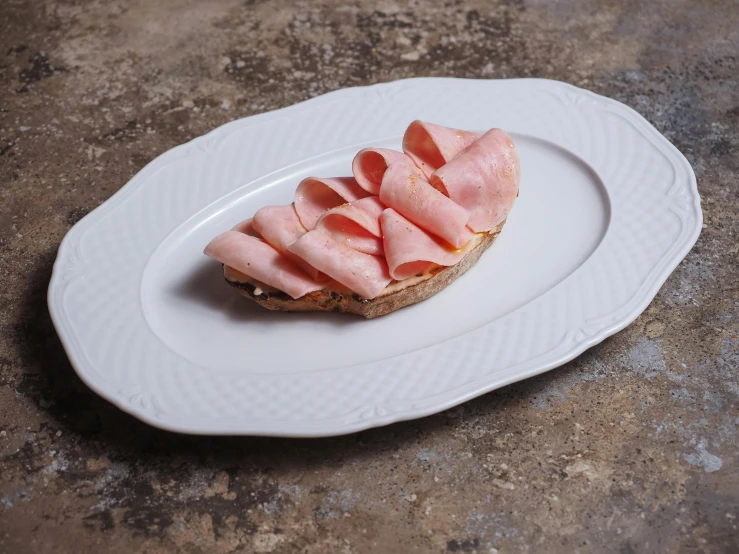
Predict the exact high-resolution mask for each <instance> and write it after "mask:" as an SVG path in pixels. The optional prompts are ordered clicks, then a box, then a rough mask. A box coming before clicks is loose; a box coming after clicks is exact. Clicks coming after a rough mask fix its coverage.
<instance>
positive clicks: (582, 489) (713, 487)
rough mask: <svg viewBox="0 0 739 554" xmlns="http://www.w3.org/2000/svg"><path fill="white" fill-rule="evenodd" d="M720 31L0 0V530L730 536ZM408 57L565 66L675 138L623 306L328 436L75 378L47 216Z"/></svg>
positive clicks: (518, 545) (630, 538)
mask: <svg viewBox="0 0 739 554" xmlns="http://www.w3.org/2000/svg"><path fill="white" fill-rule="evenodd" d="M737 56H739V7H738V6H737V3H736V2H735V1H732V0H715V1H705V2H695V1H690V0H674V1H666V0H663V1H649V2H646V1H645V2H605V1H599V2H598V1H595V2H576V1H574V0H565V1H561V2H550V1H545V0H526V1H523V2H522V1H518V0H509V1H503V2H498V3H489V2H481V1H475V2H459V1H457V2H446V3H444V4H442V3H441V2H439V3H431V2H428V3H424V2H410V3H408V2H405V1H400V2H380V3H377V4H375V3H372V2H365V3H354V2H352V3H342V2H315V3H308V2H299V3H298V2H296V3H293V2H288V1H274V2H259V1H254V0H248V1H244V0H238V1H230V0H220V1H217V2H185V1H179V2H178V1H166V2H165V1H161V2H151V1H146V0H139V1H135V2H120V1H110V2H95V1H87V0H80V1H66V2H40V1H35V2H23V1H19V0H15V1H13V0H7V1H4V2H2V3H0V82H1V85H2V89H1V90H2V91H1V92H0V194H1V200H0V299H1V300H0V302H1V304H0V306H1V307H2V309H1V310H0V333H1V335H0V336H1V337H2V341H1V342H0V379H1V381H0V384H1V385H2V386H1V387H0V429H1V430H0V455H1V456H2V457H1V458H0V551H2V552H13V553H25V552H33V553H40V552H74V553H80V552H94V553H98V552H152V553H157V552H167V551H181V552H191V553H198V552H217V553H226V552H275V553H287V552H315V553H324V552H341V553H347V554H348V553H362V552H404V553H405V552H408V553H412V552H485V553H487V552H496V551H497V552H506V553H507V552H546V553H558V552H562V553H572V552H594V551H604V552H606V551H607V552H624V553H628V552H680V551H682V552H737V550H736V548H737V544H739V531H738V530H737V526H738V525H739V439H738V435H737V427H738V426H739V372H738V371H737V370H738V369H739V367H738V366H739V337H738V336H737V335H738V334H739V284H738V283H737V279H738V277H739V271H738V270H737V268H738V267H739V260H738V259H737V258H738V256H737V253H738V251H739V240H738V239H739V237H738V236H737V232H738V231H739V213H738V210H737V207H738V205H739V202H738V195H739V184H738V183H737V174H738V172H739V156H738V154H737V152H738V151H739V133H738V131H737V129H738V128H739V82H738V81H737V76H738V75H739V65H738V64H737ZM427 75H444V76H458V77H476V78H501V77H522V76H537V77H549V78H553V79H560V80H564V81H568V82H570V83H573V84H575V85H579V86H582V87H585V88H589V89H591V90H594V91H596V92H599V93H601V94H606V95H608V96H612V97H614V98H616V99H618V100H621V101H623V102H625V103H626V104H628V105H630V106H632V107H634V108H636V109H637V110H638V111H639V112H641V113H642V114H643V115H644V116H645V117H646V118H647V119H648V120H650V121H651V122H652V123H653V124H654V125H655V126H656V127H657V128H658V129H659V130H660V131H661V132H663V133H664V134H665V135H666V136H667V137H668V138H669V139H670V140H671V141H672V142H674V143H675V144H676V145H677V147H678V148H679V149H680V150H682V151H683V152H684V153H685V155H686V156H687V157H688V159H689V160H690V162H691V163H692V164H693V167H694V168H695V171H696V174H697V177H698V183H699V188H700V192H701V195H702V198H703V209H704V214H705V224H706V225H705V228H704V230H703V234H702V235H701V238H700V239H699V241H698V244H697V245H696V247H695V248H694V249H693V251H692V252H691V253H690V255H689V256H688V257H687V259H686V260H685V261H684V262H683V263H682V264H681V265H680V266H679V267H678V269H677V270H676V271H675V273H674V274H673V275H672V277H671V278H670V279H669V281H668V282H667V284H666V285H665V286H664V287H663V289H662V291H661V292H660V293H659V295H658V296H657V298H656V299H655V300H654V302H653V303H652V305H651V306H650V307H649V308H648V309H647V311H646V312H645V313H644V314H643V315H642V316H641V317H640V318H639V319H638V320H637V321H636V322H635V323H634V324H633V325H631V326H630V327H629V328H628V329H626V330H625V331H623V332H621V333H619V334H618V335H616V336H614V337H612V338H610V339H608V340H606V341H605V342H604V343H603V344H602V345H600V346H598V347H597V348H594V349H593V350H591V351H589V352H587V353H586V354H584V355H583V356H581V357H580V358H578V359H576V360H575V361H573V362H571V363H569V364H567V365H566V366H564V367H562V368H560V369H557V370H555V371H552V372H550V373H548V374H546V375H543V376H541V377H540V378H536V379H532V380H529V381H526V382H524V383H520V384H518V385H515V386H510V387H507V388H505V389H503V390H500V391H497V392H494V393H491V394H488V395H486V396H484V397H482V398H479V399H477V400H474V401H472V402H469V403H467V404H465V405H464V406H462V407H459V408H457V409H454V410H451V411H449V412H446V413H443V414H439V415H437V416H433V417H429V418H426V419H423V420H420V421H415V422H409V423H402V424H397V425H392V426H390V427H386V428H383V429H375V430H372V431H368V432H363V433H359V434H356V435H350V436H346V437H340V438H335V439H322V440H285V439H266V438H259V439H252V438H196V437H186V436H178V435H174V434H169V433H165V432H162V431H158V430H155V429H152V428H149V427H147V426H146V425H144V424H142V423H139V422H137V421H136V420H134V419H133V418H131V417H129V416H127V415H125V414H123V413H121V412H119V411H118V410H117V409H116V408H114V407H113V406H112V405H110V404H108V403H107V402H105V401H103V400H101V399H100V398H98V397H97V396H95V395H94V394H93V393H92V392H90V391H89V390H88V389H87V388H86V387H85V386H83V385H82V384H81V382H80V381H79V379H78V378H77V377H76V376H75V374H74V372H73V371H72V369H71V367H70V365H69V363H68V361H67V359H66V357H65V356H64V353H63V351H62V348H61V346H60V344H59V341H58V339H57V337H56V334H55V332H54V329H53V328H52V325H51V322H50V320H49V316H48V313H47V311H46V300H45V292H46V287H47V284H48V281H49V275H50V271H51V265H52V262H53V260H54V256H55V254H56V249H57V246H58V244H59V241H60V240H61V238H62V237H63V236H64V234H65V233H66V231H67V230H68V229H69V228H70V226H71V225H72V224H74V223H75V222H76V221H78V220H79V219H80V218H81V217H82V216H83V215H84V214H86V213H87V212H89V211H90V210H92V209H94V208H95V207H96V206H98V205H99V204H100V203H101V202H103V201H104V200H105V199H106V198H108V197H109V196H110V195H111V194H112V193H113V192H115V191H116V190H117V189H118V188H119V187H120V186H121V185H123V184H124V183H125V182H126V181H127V180H128V179H129V178H130V177H131V176H132V175H134V174H135V173H136V172H137V171H138V170H139V169H140V168H141V167H143V165H144V164H146V163H147V162H148V161H149V160H151V159H152V158H154V157H155V156H156V155H157V154H160V153H161V152H164V151H165V150H167V149H169V148H171V147H173V146H175V145H177V144H180V143H182V142H184V141H186V140H188V139H190V138H192V137H195V136H198V135H200V134H203V133H205V132H207V131H208V130H210V129H212V128H214V127H216V126H217V125H220V124H222V123H225V122H227V121H229V120H231V119H234V118H238V117H243V116H247V115H251V114H255V113H259V112H263V111H266V110H271V109H274V108H279V107H282V106H287V105H289V104H292V103H294V102H298V101H300V100H304V99H306V98H308V97H310V96H314V95H317V94H321V93H324V92H328V91H331V90H335V89H338V88H342V87H346V86H352V85H363V84H370V83H375V82H382V81H389V80H393V79H398V78H403V77H409V76H427Z"/></svg>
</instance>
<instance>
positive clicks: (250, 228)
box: [231, 217, 259, 238]
mask: <svg viewBox="0 0 739 554" xmlns="http://www.w3.org/2000/svg"><path fill="white" fill-rule="evenodd" d="M253 222H254V218H253V217H250V218H249V219H247V220H245V221H242V222H241V223H239V224H238V225H235V226H234V227H233V228H232V229H231V230H232V231H237V232H239V233H244V234H245V235H251V236H252V237H257V238H259V233H257V232H256V231H255V230H254V223H253Z"/></svg>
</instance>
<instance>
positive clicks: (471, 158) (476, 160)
mask: <svg viewBox="0 0 739 554" xmlns="http://www.w3.org/2000/svg"><path fill="white" fill-rule="evenodd" d="M520 179H521V169H520V166H519V161H518V154H517V153H516V147H515V145H514V144H513V140H511V137H509V136H508V134H506V132H505V131H503V130H501V129H491V130H490V131H488V132H487V133H485V134H484V135H483V136H482V137H480V139H478V140H476V141H475V142H474V143H472V144H471V145H470V146H469V147H468V148H467V149H466V150H465V151H464V152H462V153H461V154H459V155H458V156H457V157H456V158H454V159H453V160H452V161H450V162H449V163H447V164H445V165H444V166H442V167H441V168H439V169H438V170H437V171H436V172H435V173H434V174H433V175H432V176H431V178H430V182H431V184H432V185H433V186H434V187H435V188H437V189H439V190H440V191H441V192H443V193H444V194H446V195H447V196H449V198H451V199H452V200H454V201H455V202H456V203H457V204H459V205H460V206H462V207H463V208H466V209H467V210H468V211H469V212H470V214H471V215H470V220H469V221H468V222H467V225H468V226H469V227H470V229H472V230H473V231H475V232H482V231H489V230H490V229H492V228H493V227H495V226H496V225H498V224H499V223H501V222H502V221H503V220H505V218H506V217H508V213H509V212H510V211H511V208H512V207H513V202H514V200H515V199H516V196H518V183H519V181H520Z"/></svg>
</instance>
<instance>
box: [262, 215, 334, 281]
mask: <svg viewBox="0 0 739 554" xmlns="http://www.w3.org/2000/svg"><path fill="white" fill-rule="evenodd" d="M252 228H253V229H254V230H255V231H256V232H257V233H259V236H261V237H262V238H263V239H264V240H265V241H267V243H269V245H270V246H271V247H272V248H274V249H275V250H277V251H278V252H280V253H281V254H283V255H284V256H285V257H286V258H287V259H288V260H290V261H291V262H292V263H293V264H295V265H296V266H298V267H299V268H300V269H302V270H303V271H305V272H306V273H307V274H308V275H309V276H310V277H311V278H312V279H314V280H316V281H321V280H322V276H321V272H320V271H318V270H317V269H316V268H315V267H313V266H311V265H310V264H308V263H306V262H305V260H303V259H302V258H299V257H298V256H296V255H295V254H293V253H292V252H289V251H288V249H287V247H288V246H289V245H291V244H292V243H293V242H295V241H296V240H298V239H299V238H300V237H301V236H303V235H304V234H305V233H307V232H308V230H307V229H306V228H305V227H303V224H302V223H301V222H300V219H298V214H297V213H296V212H295V207H294V206H293V205H292V204H289V205H287V206H265V207H264V208H260V209H259V210H257V213H255V214H254V217H253V218H252Z"/></svg>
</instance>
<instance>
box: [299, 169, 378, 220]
mask: <svg viewBox="0 0 739 554" xmlns="http://www.w3.org/2000/svg"><path fill="white" fill-rule="evenodd" d="M366 196H369V193H368V192H367V191H365V190H364V189H363V188H362V187H360V186H359V185H358V184H357V182H356V181H355V180H354V178H353V177H326V178H320V177H306V178H305V179H303V180H302V181H300V184H298V188H297V189H296V190H295V211H296V212H297V214H298V217H299V218H300V221H301V222H302V224H303V226H304V227H305V228H306V229H307V230H309V231H310V230H312V229H313V228H314V227H315V226H316V222H317V221H318V220H319V219H320V217H321V215H323V213H324V212H326V211H328V210H330V209H331V208H335V207H336V206H340V205H341V204H344V203H346V202H354V201H355V200H359V199H360V198H365V197H366Z"/></svg>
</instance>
